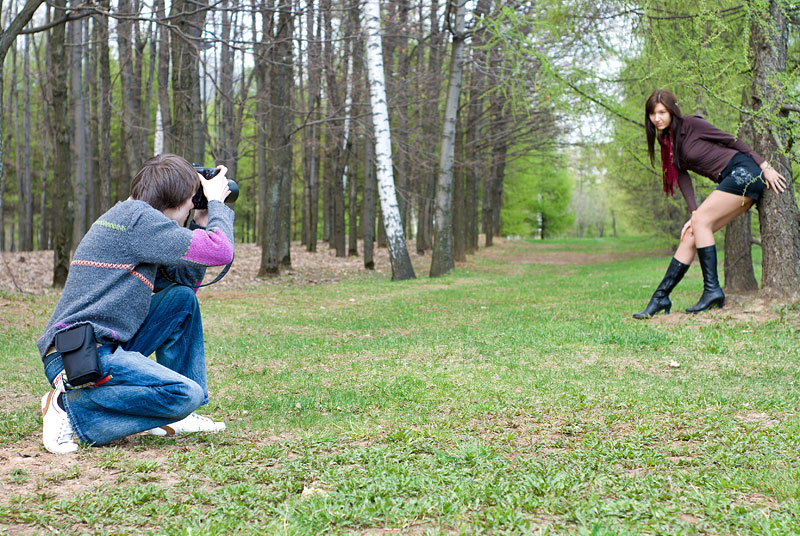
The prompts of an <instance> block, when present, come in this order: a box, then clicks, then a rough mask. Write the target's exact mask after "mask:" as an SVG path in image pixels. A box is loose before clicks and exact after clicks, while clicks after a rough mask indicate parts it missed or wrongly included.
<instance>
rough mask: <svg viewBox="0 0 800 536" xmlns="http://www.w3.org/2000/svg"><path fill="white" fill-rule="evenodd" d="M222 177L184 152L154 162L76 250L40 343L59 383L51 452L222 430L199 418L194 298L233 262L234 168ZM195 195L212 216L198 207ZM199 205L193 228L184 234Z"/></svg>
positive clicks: (52, 406)
mask: <svg viewBox="0 0 800 536" xmlns="http://www.w3.org/2000/svg"><path fill="white" fill-rule="evenodd" d="M218 169H219V171H218V173H216V174H215V175H214V176H213V177H211V178H205V177H204V176H203V177H201V175H200V174H198V173H197V172H196V171H195V169H194V168H193V166H192V164H190V163H189V162H188V161H186V160H185V159H184V158H181V157H179V156H176V155H172V154H165V155H159V156H155V157H153V158H151V159H149V160H147V161H146V162H145V163H144V164H143V165H142V168H141V169H140V170H139V171H138V172H137V174H136V176H135V177H134V179H133V181H132V182H131V191H130V197H129V198H128V199H127V200H125V201H122V202H120V203H117V204H116V205H115V206H114V207H113V208H111V209H110V210H109V211H108V212H106V213H105V214H103V215H102V216H101V217H100V218H99V219H98V220H97V221H95V222H94V224H93V225H92V227H91V229H90V230H89V231H88V232H87V233H86V235H85V236H84V238H83V240H81V242H80V244H79V245H78V247H77V249H76V250H75V254H74V256H73V259H72V262H71V263H70V271H69V276H68V277H67V282H66V285H65V287H64V292H63V294H62V295H61V299H60V300H59V302H58V305H57V306H56V308H55V311H54V312H53V315H52V317H51V318H50V321H49V323H48V325H47V328H46V330H45V332H44V335H43V336H42V337H41V338H40V339H39V341H38V343H37V346H38V348H39V352H40V354H41V356H42V360H43V363H44V371H45V375H46V376H47V380H48V381H49V382H50V384H51V385H52V386H53V390H52V391H50V392H48V393H46V394H45V395H44V396H43V397H42V415H43V421H44V423H43V433H42V440H43V443H44V446H45V448H46V449H47V450H49V451H50V452H53V453H57V454H65V453H70V452H75V451H76V450H78V446H79V443H84V444H87V445H96V446H99V445H104V444H106V443H109V442H111V441H114V440H116V439H119V438H122V437H125V436H128V435H131V434H135V433H138V432H148V433H150V434H153V435H160V436H164V435H175V434H183V433H191V432H207V433H213V432H219V431H222V430H224V429H225V423H223V422H217V421H213V420H211V419H210V418H208V417H204V416H201V415H198V414H197V413H195V410H196V409H197V408H199V407H200V406H202V405H204V404H206V403H208V389H207V386H206V363H205V348H204V343H203V325H202V321H201V318H200V309H199V304H198V302H197V298H196V296H195V292H196V291H197V288H198V287H199V286H200V284H201V282H202V280H203V277H204V275H205V270H206V267H207V266H222V265H226V264H229V263H231V262H232V260H233V219H234V214H233V211H232V210H231V209H230V208H228V207H227V206H225V204H224V201H225V200H226V197H228V195H229V193H230V188H229V183H228V180H227V178H226V176H225V174H226V172H227V169H226V168H225V167H224V166H219V168H218ZM234 184H235V183H234ZM198 191H202V194H203V195H204V197H205V199H207V208H195V206H194V202H193V197H194V196H195V194H196V193H197V192H198ZM193 208H195V211H194V220H193V221H192V222H191V223H190V225H189V226H188V227H183V226H182V225H183V224H184V223H185V222H186V221H187V220H188V217H189V214H190V212H191V211H192V209H193ZM153 353H155V361H154V360H152V359H150V358H149V357H148V356H149V355H151V354H153Z"/></svg>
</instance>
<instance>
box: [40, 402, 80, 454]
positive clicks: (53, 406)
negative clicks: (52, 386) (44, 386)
mask: <svg viewBox="0 0 800 536" xmlns="http://www.w3.org/2000/svg"><path fill="white" fill-rule="evenodd" d="M57 399H58V391H55V390H53V391H50V392H49V393H47V394H46V395H44V396H43V397H42V424H43V425H42V443H44V448H46V449H47V450H49V451H50V452H52V453H53V454H69V453H71V452H75V451H76V450H78V443H76V442H75V431H74V430H73V429H72V425H71V424H70V423H69V417H67V412H66V411H64V410H63V409H61V407H60V406H59V405H58V402H56V400H57Z"/></svg>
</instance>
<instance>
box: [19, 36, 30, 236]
mask: <svg viewBox="0 0 800 536" xmlns="http://www.w3.org/2000/svg"><path fill="white" fill-rule="evenodd" d="M30 41H31V36H30V35H26V36H25V58H24V59H23V68H22V72H23V76H24V78H25V87H24V89H23V96H22V103H23V104H22V109H23V111H22V150H23V153H22V172H21V175H22V189H21V194H20V197H24V198H25V212H24V213H23V214H24V217H25V233H23V234H22V235H20V243H21V245H22V249H23V250H25V251H33V198H32V192H31V80H30V79H31V69H30V53H31V46H30ZM23 214H20V216H22V215H23Z"/></svg>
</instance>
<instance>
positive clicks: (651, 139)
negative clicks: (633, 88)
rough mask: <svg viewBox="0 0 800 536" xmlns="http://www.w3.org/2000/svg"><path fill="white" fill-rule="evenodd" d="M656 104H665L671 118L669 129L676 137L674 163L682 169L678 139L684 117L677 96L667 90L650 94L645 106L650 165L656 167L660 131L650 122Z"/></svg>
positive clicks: (645, 125) (657, 90) (659, 90)
mask: <svg viewBox="0 0 800 536" xmlns="http://www.w3.org/2000/svg"><path fill="white" fill-rule="evenodd" d="M656 104H663V105H664V108H666V109H667V111H668V112H669V115H670V116H671V122H670V126H669V128H670V130H672V133H673V136H674V140H673V154H674V155H675V156H674V163H675V167H676V168H678V169H681V165H680V157H679V156H678V155H679V154H680V153H679V151H678V147H679V144H680V140H679V139H678V137H679V136H680V131H681V123H682V122H683V115H682V114H681V109H680V108H679V107H678V100H677V99H676V98H675V95H673V94H672V92H671V91H669V90H667V89H656V90H655V91H653V92H652V93H651V94H650V96H649V97H648V98H647V102H645V104H644V128H645V130H646V131H647V152H648V153H649V154H650V164H651V165H655V145H656V136H657V135H658V129H656V126H655V125H654V124H653V122H652V121H650V114H652V113H653V111H654V110H655V109H656Z"/></svg>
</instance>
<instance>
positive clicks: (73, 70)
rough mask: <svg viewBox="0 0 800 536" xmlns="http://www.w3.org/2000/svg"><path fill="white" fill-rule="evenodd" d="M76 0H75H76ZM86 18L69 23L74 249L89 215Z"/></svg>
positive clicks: (85, 226) (85, 227) (84, 230)
mask: <svg viewBox="0 0 800 536" xmlns="http://www.w3.org/2000/svg"><path fill="white" fill-rule="evenodd" d="M73 1H74V0H73ZM82 37H83V20H82V19H80V20H76V21H71V22H68V23H67V40H68V41H69V47H68V49H67V50H68V51H69V88H70V89H69V93H70V98H69V108H70V115H71V118H72V129H73V131H72V162H71V163H72V168H71V173H70V179H71V180H72V210H73V219H72V249H73V250H74V249H75V248H76V247H78V244H79V243H80V241H81V238H83V234H84V233H85V232H86V229H87V227H88V222H87V217H86V216H87V215H86V205H87V203H86V199H87V196H86V182H87V181H86V107H85V102H86V100H85V98H84V94H83V78H82V72H83V53H82V48H81V40H82Z"/></svg>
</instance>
